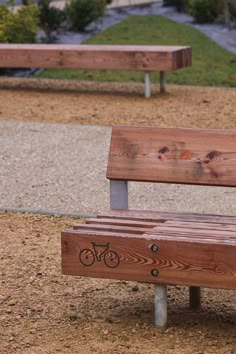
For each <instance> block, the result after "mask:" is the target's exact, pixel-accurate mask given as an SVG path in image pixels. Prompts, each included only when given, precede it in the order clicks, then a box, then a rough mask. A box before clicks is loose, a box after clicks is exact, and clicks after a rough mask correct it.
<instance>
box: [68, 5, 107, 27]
mask: <svg viewBox="0 0 236 354" xmlns="http://www.w3.org/2000/svg"><path fill="white" fill-rule="evenodd" d="M106 3H107V2H106V0H90V1H88V0H70V2H69V3H67V5H66V7H65V10H66V14H67V16H68V19H69V22H70V23H71V27H72V29H74V30H77V31H80V30H83V29H84V28H85V27H86V26H87V25H88V24H89V23H90V22H92V21H94V20H96V19H98V18H99V17H101V16H102V15H103V14H104V12H105V8H106Z"/></svg>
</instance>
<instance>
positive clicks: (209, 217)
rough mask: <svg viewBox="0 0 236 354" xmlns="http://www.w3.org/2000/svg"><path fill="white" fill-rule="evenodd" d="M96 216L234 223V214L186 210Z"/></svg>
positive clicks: (111, 212)
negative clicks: (189, 211)
mask: <svg viewBox="0 0 236 354" xmlns="http://www.w3.org/2000/svg"><path fill="white" fill-rule="evenodd" d="M97 217H98V218H104V217H105V218H113V219H114V218H118V219H123V220H134V221H135V220H139V221H141V220H142V221H145V222H158V221H159V220H163V219H164V220H166V221H167V220H179V221H188V222H189V221H192V222H207V223H223V224H225V223H227V224H233V225H236V216H227V215H214V214H198V213H188V212H166V211H153V210H136V209H129V210H108V211H106V212H102V213H99V214H98V215H97Z"/></svg>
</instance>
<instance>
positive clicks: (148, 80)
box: [144, 72, 151, 98]
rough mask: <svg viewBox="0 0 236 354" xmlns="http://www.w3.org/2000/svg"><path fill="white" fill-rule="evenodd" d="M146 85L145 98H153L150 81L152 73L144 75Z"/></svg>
mask: <svg viewBox="0 0 236 354" xmlns="http://www.w3.org/2000/svg"><path fill="white" fill-rule="evenodd" d="M144 84H145V97H146V98H149V97H150V96H151V80H150V73H149V72H145V73H144Z"/></svg>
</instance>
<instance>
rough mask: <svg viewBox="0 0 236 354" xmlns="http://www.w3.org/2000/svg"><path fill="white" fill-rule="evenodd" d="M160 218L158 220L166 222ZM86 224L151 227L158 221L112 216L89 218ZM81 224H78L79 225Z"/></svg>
mask: <svg viewBox="0 0 236 354" xmlns="http://www.w3.org/2000/svg"><path fill="white" fill-rule="evenodd" d="M164 221H165V220H164V219H163V220H160V221H158V222H164ZM85 222H86V224H104V225H106V224H107V225H117V226H134V227H146V228H151V227H154V226H156V224H157V223H156V222H145V221H142V220H124V219H112V218H89V219H86V220H85ZM79 225H80V224H78V225H76V226H79Z"/></svg>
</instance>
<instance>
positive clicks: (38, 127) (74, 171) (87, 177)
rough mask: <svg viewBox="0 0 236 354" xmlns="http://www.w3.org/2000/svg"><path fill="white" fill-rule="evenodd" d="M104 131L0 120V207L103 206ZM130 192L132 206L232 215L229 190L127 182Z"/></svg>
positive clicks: (84, 209) (235, 209)
mask: <svg viewBox="0 0 236 354" xmlns="http://www.w3.org/2000/svg"><path fill="white" fill-rule="evenodd" d="M110 132H111V128H109V127H102V126H80V125H65V124H51V123H30V122H16V121H9V120H8V121H4V120H2V121H0V144H1V151H0V160H1V169H0V179H1V184H0V195H1V206H3V207H16V208H34V209H35V208H36V209H47V210H53V211H56V210H59V211H63V212H77V213H93V212H96V211H100V210H106V209H108V208H109V196H108V192H109V183H108V181H107V180H106V178H105V174H106V162H107V155H108V149H109V140H110ZM183 188H184V189H183ZM130 193H131V198H130V207H134V208H148V209H160V210H161V209H162V210H176V211H178V210H179V211H181V210H187V211H189V210H191V211H199V212H212V213H225V214H231V215H232V214H235V213H236V198H235V196H236V190H235V189H232V188H217V187H216V188H212V187H211V188H208V187H200V186H198V187H193V186H177V185H163V184H157V185H153V184H148V183H147V184H146V183H145V184H142V183H131V184H130Z"/></svg>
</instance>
